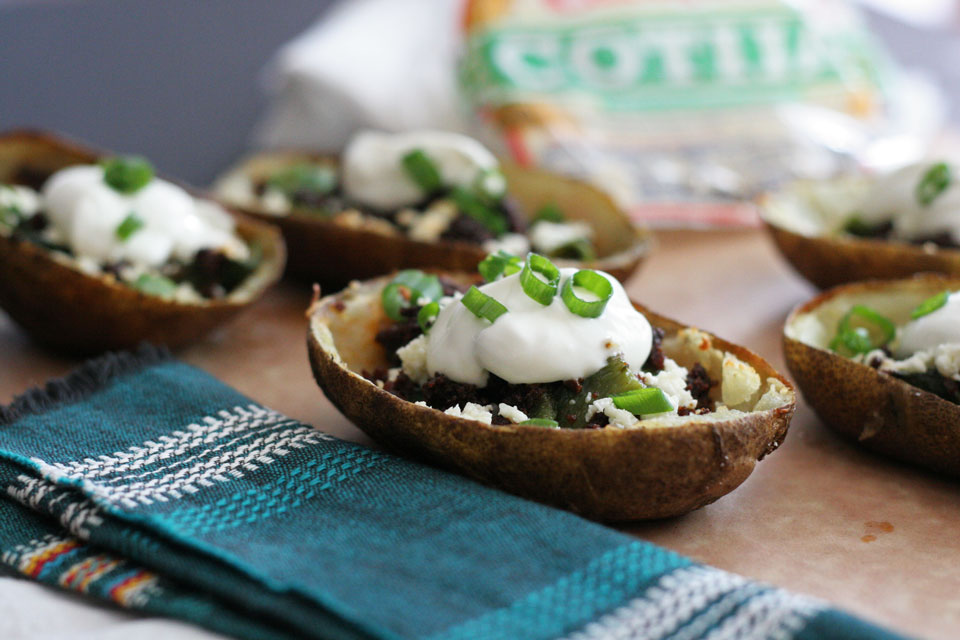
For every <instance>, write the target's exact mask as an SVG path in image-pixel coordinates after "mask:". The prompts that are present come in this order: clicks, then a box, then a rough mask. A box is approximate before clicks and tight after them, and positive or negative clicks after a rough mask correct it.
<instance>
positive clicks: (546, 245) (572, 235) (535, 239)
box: [527, 220, 593, 253]
mask: <svg viewBox="0 0 960 640" xmlns="http://www.w3.org/2000/svg"><path fill="white" fill-rule="evenodd" d="M527 235H529V236H530V244H531V245H532V246H533V248H534V250H535V251H539V252H541V253H553V252H554V251H556V250H557V249H559V248H560V247H563V246H565V245H568V244H570V243H572V242H576V241H578V240H589V239H590V238H591V237H592V236H593V228H592V227H591V226H590V225H589V224H587V223H586V222H579V221H578V222H550V221H549V220H541V221H539V222H537V223H535V224H534V225H533V226H531V227H530V229H529V231H528V232H527Z"/></svg>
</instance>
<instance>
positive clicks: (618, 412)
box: [587, 398, 640, 429]
mask: <svg viewBox="0 0 960 640" xmlns="http://www.w3.org/2000/svg"><path fill="white" fill-rule="evenodd" d="M600 412H603V413H604V415H606V416H607V417H608V418H609V419H610V424H611V425H612V426H614V427H620V428H621V429H628V428H630V427H635V426H637V424H638V423H639V422H640V421H639V420H637V417H636V416H635V415H633V414H632V413H630V412H629V411H627V410H626V409H617V406H616V405H615V404H613V398H600V399H599V400H596V401H594V402H593V403H591V404H590V406H589V407H587V421H589V420H590V419H591V418H593V416H595V415H597V414H598V413H600Z"/></svg>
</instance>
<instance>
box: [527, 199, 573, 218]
mask: <svg viewBox="0 0 960 640" xmlns="http://www.w3.org/2000/svg"><path fill="white" fill-rule="evenodd" d="M566 219H567V218H566V216H565V215H563V211H561V210H560V207H558V206H557V203H556V202H548V203H547V204H545V205H543V206H542V207H540V208H539V209H537V212H536V213H535V214H534V216H533V220H534V222H539V221H540V220H546V221H547V222H563V221H564V220H566Z"/></svg>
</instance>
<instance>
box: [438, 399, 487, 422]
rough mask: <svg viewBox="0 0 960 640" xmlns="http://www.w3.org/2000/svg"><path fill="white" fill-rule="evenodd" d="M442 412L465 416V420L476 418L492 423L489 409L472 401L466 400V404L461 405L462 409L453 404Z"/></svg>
mask: <svg viewBox="0 0 960 640" xmlns="http://www.w3.org/2000/svg"><path fill="white" fill-rule="evenodd" d="M444 413H445V414H447V415H448V416H454V417H456V418H466V419H467V420H476V421H478V422H482V423H484V424H492V423H493V414H492V413H491V412H490V409H489V408H487V407H484V406H483V405H479V404H476V403H474V402H468V403H467V404H465V405H463V410H461V409H460V407H459V405H454V406H452V407H450V408H449V409H447V410H446V411H444Z"/></svg>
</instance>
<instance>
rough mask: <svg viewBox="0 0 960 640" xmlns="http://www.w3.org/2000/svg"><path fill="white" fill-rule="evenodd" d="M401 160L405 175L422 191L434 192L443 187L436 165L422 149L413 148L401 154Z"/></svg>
mask: <svg viewBox="0 0 960 640" xmlns="http://www.w3.org/2000/svg"><path fill="white" fill-rule="evenodd" d="M401 162H402V163H403V168H404V170H405V171H406V172H407V175H408V176H410V179H411V180H413V181H414V182H416V183H417V186H418V187H420V189H421V190H422V191H423V192H424V193H428V194H429V193H436V192H437V191H439V190H440V189H441V187H443V180H442V179H441V178H440V171H439V170H438V169H437V165H436V164H434V162H433V160H431V159H430V156H428V155H427V154H426V153H424V152H423V149H414V150H413V151H411V152H410V153H408V154H407V155H405V156H403V160H401Z"/></svg>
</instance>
